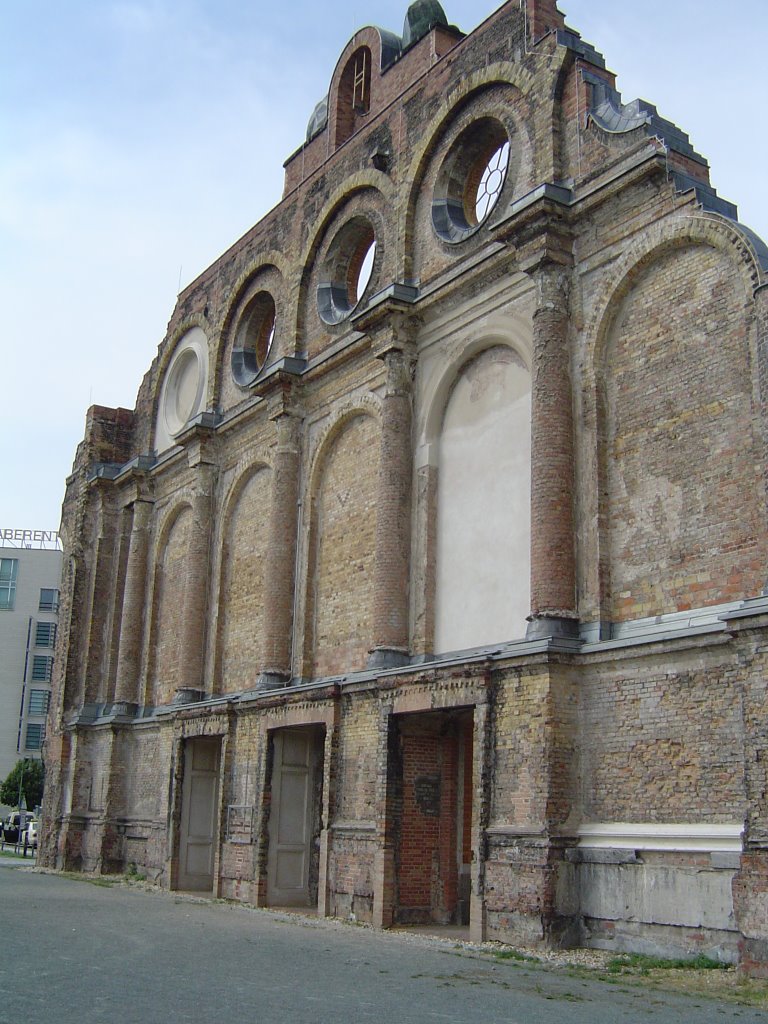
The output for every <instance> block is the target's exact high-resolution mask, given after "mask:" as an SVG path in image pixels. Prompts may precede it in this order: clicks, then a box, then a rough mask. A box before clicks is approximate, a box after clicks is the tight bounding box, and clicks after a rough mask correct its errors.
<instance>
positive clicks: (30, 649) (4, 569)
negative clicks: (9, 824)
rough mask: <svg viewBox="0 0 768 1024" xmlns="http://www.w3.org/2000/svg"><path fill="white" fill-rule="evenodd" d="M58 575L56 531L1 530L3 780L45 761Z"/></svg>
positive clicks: (0, 727) (0, 733)
mask: <svg viewBox="0 0 768 1024" xmlns="http://www.w3.org/2000/svg"><path fill="white" fill-rule="evenodd" d="M60 576H61V550H60V549H59V546H58V534H57V533H56V532H55V531H47V530H19V529H0V782H1V781H2V780H3V779H5V778H6V777H7V776H8V774H9V773H10V771H11V770H12V769H13V766H14V765H15V764H16V762H17V761H18V760H19V758H34V759H39V758H41V757H42V748H43V741H44V740H45V728H46V719H47V716H48V707H49V705H50V700H51V675H52V672H53V653H54V646H55V643H56V631H57V628H58V614H59V578H60ZM0 806H1V805H0ZM3 810H4V808H3Z"/></svg>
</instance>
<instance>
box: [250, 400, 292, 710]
mask: <svg viewBox="0 0 768 1024" xmlns="http://www.w3.org/2000/svg"><path fill="white" fill-rule="evenodd" d="M274 422H275V427H276V430H277V446H276V448H275V455H274V463H273V473H272V508H271V512H270V519H269V550H268V552H267V560H266V566H265V570H266V571H265V581H264V582H265V586H264V594H265V623H264V649H263V656H262V659H261V674H260V676H259V682H258V688H259V689H262V690H272V689H275V688H278V687H281V686H284V685H285V684H286V682H287V681H288V680H289V679H290V678H291V649H292V643H291V641H292V638H293V602H294V592H295V576H296V543H297V531H298V502H299V469H300V463H301V433H300V426H301V422H300V420H299V418H298V416H296V415H293V414H291V413H289V412H287V411H286V410H285V409H284V408H282V409H281V410H280V411H279V413H278V415H277V416H275V417H274Z"/></svg>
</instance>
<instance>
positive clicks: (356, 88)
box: [334, 46, 371, 146]
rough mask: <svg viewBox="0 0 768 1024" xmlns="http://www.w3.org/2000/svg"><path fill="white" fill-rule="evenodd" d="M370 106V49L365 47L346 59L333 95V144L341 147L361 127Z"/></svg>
mask: <svg viewBox="0 0 768 1024" xmlns="http://www.w3.org/2000/svg"><path fill="white" fill-rule="evenodd" d="M370 109H371V51H370V50H369V49H368V47H367V46H361V47H360V49H359V50H356V51H355V53H353V54H352V56H351V57H350V58H349V60H348V61H347V64H346V66H345V68H344V71H343V72H342V75H341V78H340V80H339V91H338V93H337V97H336V135H335V138H334V145H335V146H340V145H341V144H342V143H343V142H346V140H347V139H348V138H349V137H350V135H353V134H354V133H355V132H356V131H357V130H358V129H359V128H361V127H362V126H363V124H364V123H365V120H366V115H367V114H368V112H369V110H370Z"/></svg>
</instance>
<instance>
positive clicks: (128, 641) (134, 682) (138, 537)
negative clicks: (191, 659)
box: [115, 501, 152, 705]
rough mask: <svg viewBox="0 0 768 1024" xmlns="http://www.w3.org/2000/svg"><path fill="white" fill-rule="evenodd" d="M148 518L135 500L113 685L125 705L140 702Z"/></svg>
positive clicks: (145, 506) (146, 505) (144, 504)
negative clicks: (115, 673)
mask: <svg viewBox="0 0 768 1024" xmlns="http://www.w3.org/2000/svg"><path fill="white" fill-rule="evenodd" d="M151 516H152V504H151V503H150V502H148V501H135V502H134V503H133V512H132V519H131V537H130V541H129V547H128V567H127V570H126V576H125V593H124V595H123V614H122V619H121V622H120V646H119V649H118V656H117V678H116V682H115V702H116V703H120V704H126V705H131V704H138V703H141V699H140V694H139V686H138V681H139V667H140V664H141V648H142V641H143V636H144V607H145V591H146V577H147V558H148V554H149V532H150V520H151Z"/></svg>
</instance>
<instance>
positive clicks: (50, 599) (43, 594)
mask: <svg viewBox="0 0 768 1024" xmlns="http://www.w3.org/2000/svg"><path fill="white" fill-rule="evenodd" d="M38 608H39V609H40V611H41V612H57V611H58V610H59V592H58V590H52V589H51V588H50V587H42V588H41V590H40V604H39V605H38Z"/></svg>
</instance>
